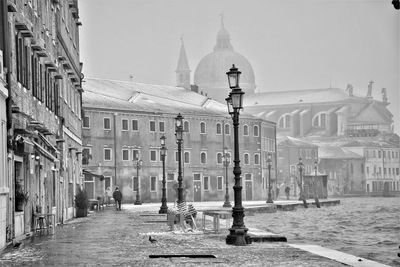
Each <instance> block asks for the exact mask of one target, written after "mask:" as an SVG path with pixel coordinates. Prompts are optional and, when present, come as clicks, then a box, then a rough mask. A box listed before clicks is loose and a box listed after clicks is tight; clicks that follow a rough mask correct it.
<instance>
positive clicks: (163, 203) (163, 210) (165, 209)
mask: <svg viewBox="0 0 400 267" xmlns="http://www.w3.org/2000/svg"><path fill="white" fill-rule="evenodd" d="M165 139H167V138H166V137H165V135H163V136H161V138H160V142H161V161H162V197H161V207H160V210H159V211H158V213H159V214H166V213H167V212H168V207H167V196H166V188H165V183H166V181H165V156H166V155H167V148H166V147H165Z"/></svg>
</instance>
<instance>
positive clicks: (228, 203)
mask: <svg viewBox="0 0 400 267" xmlns="http://www.w3.org/2000/svg"><path fill="white" fill-rule="evenodd" d="M222 207H224V208H232V204H231V203H230V202H229V201H225V202H224V205H222Z"/></svg>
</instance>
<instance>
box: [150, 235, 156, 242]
mask: <svg viewBox="0 0 400 267" xmlns="http://www.w3.org/2000/svg"><path fill="white" fill-rule="evenodd" d="M149 241H150V242H151V243H156V242H157V240H155V239H154V238H152V237H151V235H149Z"/></svg>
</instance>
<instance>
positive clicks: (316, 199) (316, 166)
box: [313, 160, 321, 208]
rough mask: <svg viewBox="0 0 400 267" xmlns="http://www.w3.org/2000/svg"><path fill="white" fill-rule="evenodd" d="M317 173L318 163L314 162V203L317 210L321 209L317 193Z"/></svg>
mask: <svg viewBox="0 0 400 267" xmlns="http://www.w3.org/2000/svg"><path fill="white" fill-rule="evenodd" d="M317 172H318V161H317V160H315V161H314V173H315V174H314V179H313V189H314V201H315V205H317V208H320V207H321V206H320V204H319V199H318V192H317V185H316V180H317Z"/></svg>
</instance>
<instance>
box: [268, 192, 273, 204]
mask: <svg viewBox="0 0 400 267" xmlns="http://www.w3.org/2000/svg"><path fill="white" fill-rule="evenodd" d="M267 203H274V201H273V200H272V195H271V192H268V198H267Z"/></svg>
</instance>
